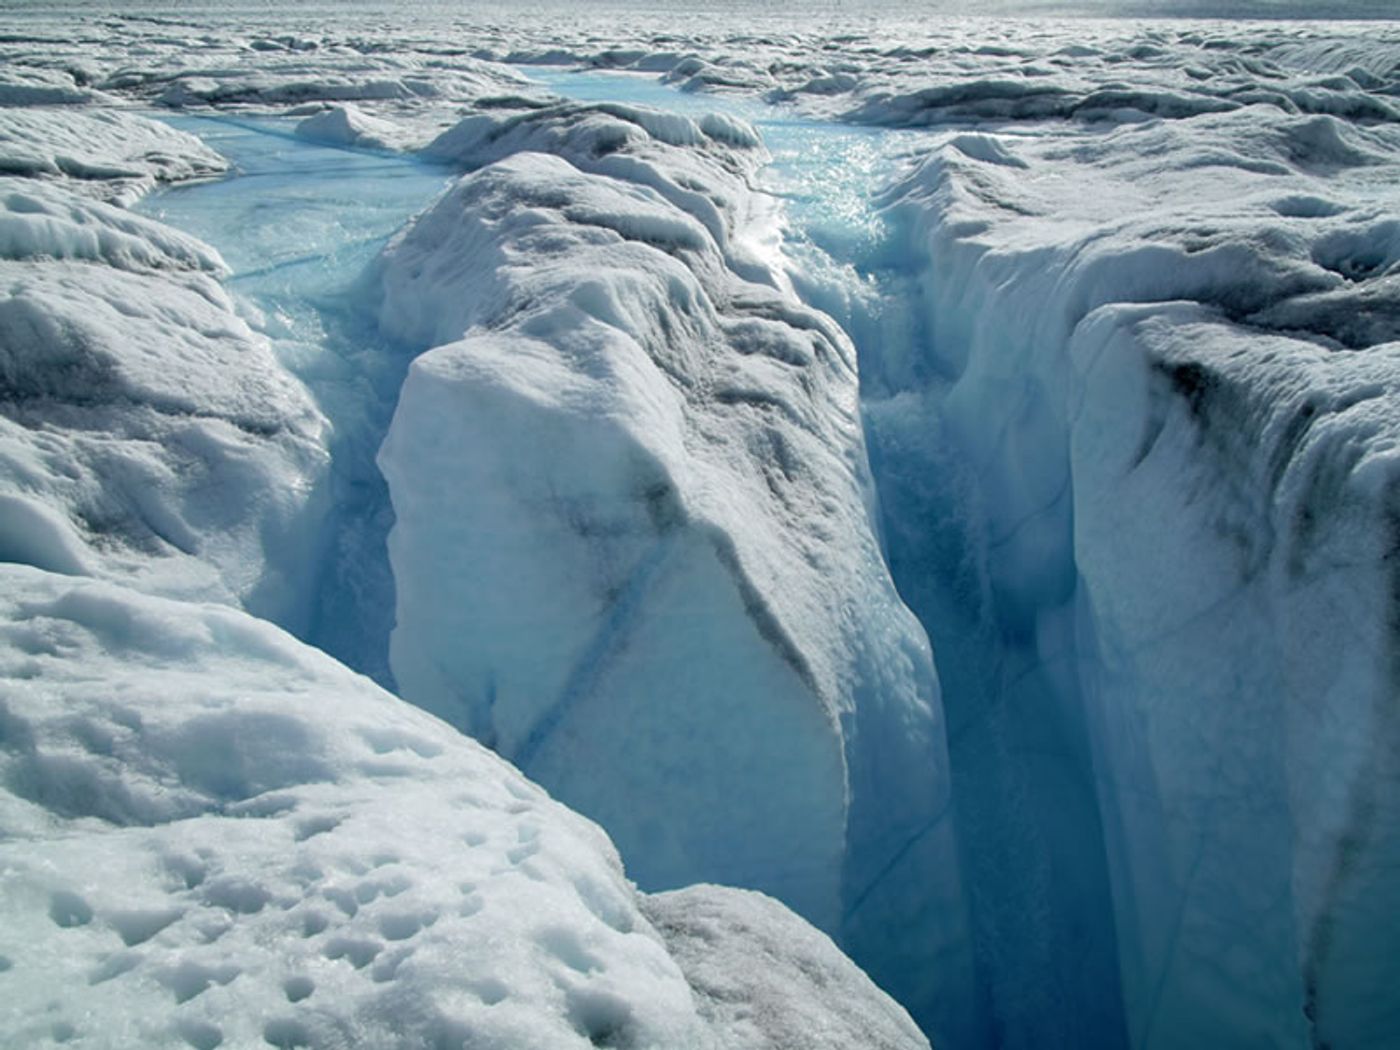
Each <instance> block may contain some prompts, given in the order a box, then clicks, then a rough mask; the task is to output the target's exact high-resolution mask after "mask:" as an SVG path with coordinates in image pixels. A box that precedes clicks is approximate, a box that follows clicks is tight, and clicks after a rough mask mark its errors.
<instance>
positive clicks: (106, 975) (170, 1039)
mask: <svg viewBox="0 0 1400 1050" xmlns="http://www.w3.org/2000/svg"><path fill="white" fill-rule="evenodd" d="M0 583H2V584H3V587H0V606H2V607H3V614H4V621H3V627H0V682H3V686H4V689H3V701H2V702H0V733H3V742H4V748H3V751H0V783H3V785H4V787H3V789H0V960H3V965H0V971H3V972H0V978H2V979H3V981H4V986H3V987H4V989H5V995H4V998H3V1000H0V1031H3V1033H4V1037H5V1041H6V1043H7V1044H9V1045H15V1046H39V1045H47V1044H49V1043H63V1044H72V1045H80V1046H82V1045H86V1046H151V1047H155V1046H192V1047H216V1046H258V1045H269V1044H270V1045H272V1046H324V1047H335V1046H404V1047H409V1046H413V1047H421V1046H463V1045H467V1046H491V1047H530V1048H538V1050H546V1048H551V1050H552V1048H563V1047H575V1046H576V1047H590V1046H629V1047H638V1048H643V1047H650V1048H655V1050H673V1048H677V1047H695V1048H713V1050H721V1048H723V1050H730V1048H734V1047H741V1048H742V1047H752V1048H754V1050H759V1048H769V1047H782V1046H792V1045H809V1046H819V1047H832V1048H836V1047H840V1046H850V1045H861V1046H871V1047H881V1048H886V1047H887V1048H896V1047H899V1048H911V1050H912V1048H917V1047H920V1046H923V1047H927V1045H928V1044H927V1042H926V1041H924V1039H923V1038H922V1036H921V1035H920V1034H919V1032H918V1029H916V1028H915V1027H914V1026H913V1023H912V1022H911V1021H910V1020H909V1018H908V1015H907V1014H905V1013H904V1012H903V1011H902V1010H901V1009H900V1008H899V1007H898V1006H896V1005H895V1004H894V1003H893V1002H892V1001H890V1000H889V999H887V998H886V997H885V996H883V995H882V994H881V993H880V992H879V991H878V990H877V989H876V988H875V987H874V985H873V984H871V982H870V980H869V979H868V978H867V977H865V975H864V974H862V973H861V972H860V971H859V970H857V969H856V968H855V967H854V966H853V965H852V964H851V963H850V962H849V960H847V959H846V958H845V957H844V956H842V955H841V953H840V952H839V951H838V950H837V949H836V948H835V946H834V945H833V944H832V943H831V941H830V940H829V939H827V938H826V937H824V936H823V935H822V934H819V933H817V932H816V931H815V930H813V929H812V928H811V927H810V926H808V925H807V924H806V923H804V922H802V921H801V920H800V919H798V918H797V917H796V916H794V915H793V914H792V913H791V912H789V911H787V910H786V909H785V908H783V907H782V906H781V905H778V904H777V903H776V902H773V901H770V900H766V899H764V898H761V897H758V896H757V895H755V894H745V893H742V892H741V891H736V890H731V889H724V888H720V887H703V888H697V889H693V890H688V891H685V893H683V894H672V895H667V896H665V897H661V898H658V899H657V900H655V901H648V900H647V899H646V898H645V897H644V896H642V895H639V894H638V893H637V892H636V891H635V890H634V889H633V887H632V885H631V884H630V883H629V882H628V881H627V880H626V878H625V877H624V875H623V870H622V865H621V862H620V861H619V859H618V857H617V853H616V852H615V850H614V849H613V847H612V845H611V843H610V842H609V841H608V839H607V836H606V835H604V834H603V832H602V831H601V830H599V829H598V827H597V826H596V825H593V824H591V823H590V822H588V821H587V820H584V819H583V818H581V817H579V816H577V815H576V814H574V813H572V812H570V811H569V810H567V809H565V808H564V807H563V806H562V805H560V804H559V803H557V802H554V801H552V800H551V799H550V798H549V797H548V796H547V795H546V794H545V793H544V792H543V791H541V790H540V789H539V788H538V787H536V786H535V785H533V784H531V783H530V782H528V781H527V780H525V778H524V777H522V776H521V775H520V774H519V773H518V772H516V771H515V770H514V769H512V768H511V767H510V766H508V765H507V764H506V763H505V762H503V761H502V760H500V759H499V758H497V757H496V756H494V755H492V754H491V753H490V752H489V751H487V750H486V749H485V748H483V747H481V746H480V745H478V744H476V743H475V742H473V741H471V740H468V739H467V738H465V737H463V736H462V735H461V734H459V733H457V732H456V731H455V730H453V729H451V728H450V727H448V726H447V725H445V724H443V723H442V722H440V721H438V720H437V719H435V718H433V717H431V716H430V715H427V714H425V713H424V712H422V711H420V710H418V709H416V708H413V707H411V706H409V705H408V704H405V703H403V702H402V701H400V700H397V699H396V698H394V697H392V696H390V695H389V694H387V693H385V692H384V691H383V690H381V689H379V688H378V687H377V686H375V685H373V684H371V683H370V682H369V681H368V680H367V679H365V678H362V677H360V676H358V675H355V674H353V673H351V672H350V671H348V670H346V669H345V668H344V667H343V666H341V665H339V664H337V663H336V662H335V661H333V660H331V659H330V658H329V657H327V656H325V655H324V654H322V653H319V652H317V651H316V650H314V649H311V648H309V647H307V646H305V645H303V644H301V643H299V642H297V641H296V640H295V639H293V638H291V637H290V636H289V635H287V634H285V633H283V632H282V631H280V630H278V629H277V628H275V627H273V626H271V625H270V624H267V623H265V622H262V621H259V620H256V619H253V618H252V617H249V616H247V615H246V614H243V613H240V612H236V611H234V610H230V609H227V608H223V607H219V606H212V605H196V604H192V603H187V602H178V603H177V602H171V601H165V600H161V599H156V598H150V597H147V596H144V595H140V594H138V593H136V592H133V591H130V590H127V589H124V588H121V587H117V586H114V585H111V584H105V583H100V582H96V581H87V580H81V581H80V580H73V579H71V578H69V577H64V576H58V575H55V574H51V573H45V572H41V571H39V570H36V569H30V568H26V567H22V566H5V567H3V568H0ZM649 915H651V916H654V918H648V916H649ZM735 960H743V961H744V962H745V963H746V964H747V965H748V966H753V965H755V964H757V963H758V962H759V961H760V960H763V962H762V977H761V979H759V980H756V981H755V982H754V985H753V987H752V988H750V987H747V986H745V985H740V986H737V987H736V986H734V985H732V984H728V983H726V977H725V975H737V974H738V973H740V972H742V971H741V968H740V966H739V965H738V964H737V963H736V962H735ZM692 985H693V987H694V990H693V991H692ZM838 991H839V996H840V998H839V999H836V998H833V993H836V992H838ZM799 1031H801V1032H807V1031H810V1032H811V1033H812V1037H811V1038H810V1040H809V1039H808V1037H807V1036H806V1035H805V1034H804V1035H800V1036H799V1035H797V1034H796V1033H797V1032H799ZM795 1040H799V1041H795Z"/></svg>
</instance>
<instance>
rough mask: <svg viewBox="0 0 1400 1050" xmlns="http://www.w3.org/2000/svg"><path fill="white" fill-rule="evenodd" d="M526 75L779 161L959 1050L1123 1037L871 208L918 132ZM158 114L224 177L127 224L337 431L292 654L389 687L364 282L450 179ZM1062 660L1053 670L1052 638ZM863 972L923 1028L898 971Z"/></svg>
mask: <svg viewBox="0 0 1400 1050" xmlns="http://www.w3.org/2000/svg"><path fill="white" fill-rule="evenodd" d="M530 75H531V76H532V77H533V78H534V79H536V80H537V81H539V82H540V83H541V84H542V85H543V86H545V87H548V88H549V89H551V90H553V91H555V92H558V93H560V94H562V95H566V96H568V97H570V98H573V99H578V100H596V101H610V102H625V103H633V104H645V105H652V106H657V107H659V108H665V109H670V110H673V111H679V112H683V113H689V114H692V115H698V114H701V113H705V112H711V111H714V110H716V109H719V110H723V111H725V112H727V113H730V114H733V115H736V116H740V117H743V118H744V119H747V120H749V121H750V122H751V123H753V124H754V126H755V127H756V128H757V129H758V131H759V132H760V134H761V135H762V137H763V139H764V142H765V144H766V145H767V147H768V149H769V150H770V152H771V153H772V155H773V161H772V163H771V165H770V166H769V167H768V168H766V169H765V170H764V172H763V173H762V175H761V181H760V188H761V189H764V190H766V191H768V192H770V193H773V194H775V195H778V196H780V197H781V198H782V199H783V200H784V202H785V222H786V228H785V229H784V231H783V240H784V244H783V251H784V255H785V258H786V263H785V265H786V268H787V271H788V274H789V277H790V279H791V280H792V282H793V286H794V288H795V289H796V290H797V292H798V293H799V294H800V295H801V296H802V297H803V298H804V299H806V300H807V301H808V302H809V303H811V304H812V305H814V306H817V307H819V308H821V309H823V310H826V311H827V312H828V313H830V314H831V315H832V316H834V317H835V318H836V319H837V320H838V321H839V322H840V323H841V324H842V325H843V326H844V327H845V328H846V329H847V331H848V332H849V333H850V335H851V337H852V339H853V340H854V342H855V343H856V346H857V350H858V353H859V360H860V366H861V372H862V380H861V383H862V387H861V389H862V404H863V415H864V419H865V427H866V441H867V447H868V453H869V456H870V459H871V466H872V471H873V474H874V476H875V479H876V483H877V488H878V496H879V503H880V506H879V514H880V517H881V519H882V520H881V521H880V522H879V528H880V530H881V531H882V539H883V544H884V549H885V553H886V557H887V559H888V562H889V565H890V569H891V573H892V575H893V577H894V580H895V582H896V584H897V586H898V588H899V590H900V593H901V595H902V597H903V598H904V600H905V602H906V603H908V604H909V606H910V607H911V608H912V609H913V611H914V612H915V613H916V615H917V616H918V617H919V619H920V620H921V622H922V623H923V625H924V627H925V629H926V630H927V631H928V632H929V635H930V637H931V639H932V642H933V646H934V651H935V656H936V660H937V666H938V671H939V676H940V679H941V683H942V691H943V704H944V706H945V708H946V711H947V719H948V732H949V737H950V739H949V751H950V758H951V764H952V784H953V798H954V807H953V812H954V814H955V819H956V821H957V824H958V828H957V834H958V841H959V848H960V850H961V853H962V865H963V868H964V879H965V885H966V887H967V892H968V896H969V908H970V911H971V915H970V920H969V925H970V928H971V929H972V931H973V937H974V942H975V945H974V954H975V957H976V960H977V971H978V972H977V974H976V981H975V983H976V986H977V992H976V998H977V1002H975V1003H974V1004H972V1006H971V1011H970V1012H971V1013H973V1014H975V1015H976V1017H977V1020H976V1022H975V1023H974V1025H973V1029H974V1030H973V1031H971V1032H968V1031H963V1032H961V1033H959V1034H960V1035H961V1036H962V1037H963V1038H966V1039H969V1040H970V1041H972V1042H974V1043H978V1044H981V1045H994V1044H1001V1045H1026V1039H1027V1036H1028V1035H1029V1034H1030V1033H1035V1039H1034V1040H1033V1042H1035V1043H1036V1045H1040V1046H1070V1045H1073V1046H1077V1047H1095V1046H1114V1045H1121V1043H1122V1042H1123V1041H1124V1040H1123V1020H1122V1016H1121V1011H1120V1007H1119V1002H1120V997H1119V995H1118V994H1117V992H1116V988H1117V982H1118V976H1117V971H1116V963H1115V951H1116V949H1115V944H1114V937H1115V935H1114V930H1113V920H1112V912H1111V903H1110V900H1111V897H1110V893H1109V890H1108V883H1107V873H1106V869H1105V863H1104V855H1103V841H1102V830H1101V828H1100V823H1099V814H1098V808H1097V803H1096V801H1095V798H1096V796H1095V786H1094V784H1093V781H1092V778H1091V775H1090V770H1091V764H1090V762H1089V759H1088V754H1087V742H1086V740H1085V736H1084V733H1085V730H1084V727H1083V725H1082V716H1081V714H1080V708H1079V704H1078V702H1077V697H1076V696H1075V695H1074V690H1075V686H1074V685H1073V683H1072V679H1073V676H1072V675H1070V674H1066V673H1062V672H1063V671H1064V668H1055V667H1047V666H1044V665H1043V664H1042V663H1040V662H1039V661H1038V658H1037V657H1036V655H1035V654H1036V652H1037V651H1044V644H1043V643H1044V639H1043V638H1042V639H1040V640H1039V642H1040V643H1041V644H1040V646H1039V649H1037V646H1036V645H1033V644H1031V642H1032V641H1034V639H1029V638H1027V637H1026V635H1025V631H1026V629H1027V628H1026V625H1027V624H1030V623H1034V622H1035V620H1036V615H1035V614H1036V613H1037V612H1041V611H1043V610H1034V609H1027V608H1021V607H1018V605H1017V599H1016V598H1015V597H1014V595H1013V596H1011V597H1008V596H1007V595H1005V594H1003V593H1001V592H999V591H998V589H997V587H996V586H995V585H994V581H995V578H996V576H997V573H998V564H997V559H998V545H997V541H996V538H995V537H989V536H988V535H987V529H986V526H985V524H984V521H985V516H984V514H983V510H982V501H983V500H984V499H986V498H988V497H986V495H985V494H984V493H983V492H982V491H981V489H980V488H979V479H978V478H976V477H974V476H971V472H970V471H969V470H968V468H967V467H966V466H965V463H964V458H963V457H962V456H961V455H960V450H959V448H958V447H957V446H956V444H955V443H954V442H953V441H952V440H951V439H950V438H949V437H948V436H947V435H945V434H944V432H943V428H942V427H941V424H940V423H939V417H938V414H939V406H940V401H941V396H942V390H941V384H945V383H946V380H943V379H940V376H944V375H946V370H945V367H944V366H943V365H942V364H941V363H940V361H941V360H943V355H941V354H940V353H939V352H938V348H931V347H929V346H927V345H925V342H926V340H925V339H924V337H923V335H922V332H923V331H924V329H925V325H924V319H923V316H922V311H923V309H924V307H923V305H922V300H921V296H920V293H919V287H920V281H921V280H922V279H925V277H926V275H923V274H920V273H919V272H918V270H917V267H918V266H919V263H918V261H917V260H916V259H915V258H913V257H912V253H910V252H908V251H905V250H904V249H903V248H902V247H901V244H900V236H899V231H898V229H896V228H894V223H893V220H892V219H891V218H890V217H889V216H887V215H886V214H884V213H882V211H881V210H880V209H879V208H878V206H877V203H876V201H875V199H874V197H873V193H874V191H876V190H878V189H879V188H880V187H882V186H885V185H887V184H889V182H890V181H891V180H892V179H893V178H894V177H895V176H896V174H897V173H898V171H899V170H900V165H901V162H902V161H905V160H907V159H908V158H909V157H911V156H913V155H916V154H917V153H919V152H920V151H927V149H928V148H929V144H930V143H931V142H932V141H933V140H934V138H935V137H936V133H935V132H899V131H878V130H872V129H867V128H860V127H853V126H843V125H837V124H831V123H822V122H817V121H811V120H806V119H803V118H801V117H798V116H796V115H793V114H790V113H785V112H783V111H781V110H778V109H775V108H773V107H769V106H764V105H761V104H758V103H755V102H745V101H741V100H731V99H718V98H715V97H713V96H696V95H687V94H683V93H680V92H677V91H675V90H672V89H671V88H668V87H666V86H664V85H662V84H661V83H659V82H658V81H656V80H655V79H654V78H650V77H643V76H637V75H623V74H607V73H580V72H573V71H569V70H564V69H554V68H548V67H540V68H534V69H531V70H530ZM167 119H168V120H169V121H170V123H172V124H174V125H175V126H177V127H179V128H181V129H183V130H186V131H190V132H192V133H194V134H196V135H198V136H199V137H200V138H202V139H203V140H204V141H205V142H206V143H208V144H209V145H210V146H212V147H213V148H215V149H217V150H218V151H219V152H221V153H222V154H223V155H224V156H226V157H227V158H229V159H230V161H232V162H233V164H234V166H235V174H234V175H232V176H231V177H229V178H226V179H223V180H220V181H217V182H208V183H203V184H198V185H191V186H185V187H181V188H176V189H172V190H168V191H165V192H163V193H160V194H157V195H154V196H152V197H151V198H149V199H148V200H147V201H145V202H144V203H143V205H142V206H141V210H143V211H145V212H146V213H148V214H151V215H154V216H156V217H158V218H160V219H162V220H164V221H166V222H168V223H170V224H172V225H174V226H176V227H178V228H180V229H183V230H186V231H188V232H190V233H193V234H195V235H197V236H199V237H201V238H202V239H204V240H205V241H207V242H208V243H210V244H212V245H213V246H215V247H216V248H218V249H219V251H220V252H221V253H222V254H223V256H224V258H225V259H226V260H227V262H228V263H229V265H230V266H231V267H232V269H233V276H232V277H231V278H230V279H229V282H228V283H229V286H230V288H231V289H232V290H233V291H235V292H236V293H238V294H239V295H240V296H241V297H242V299H243V301H244V303H245V304H246V307H247V308H248V310H249V313H250V315H252V316H253V318H254V323H255V326H257V327H260V328H261V329H262V331H264V332H265V333H266V335H267V336H268V338H269V339H270V340H271V341H272V344H273V346H274V349H275V351H276V353H277V355H278V356H279V358H280V359H281V360H282V361H283V363H284V364H285V365H286V366H287V367H288V368H289V369H290V370H291V371H293V372H294V373H295V374H296V375H297V376H298V377H300V378H301V379H302V381H303V382H305V383H306V385H307V387H308V388H309V389H310V390H311V392H312V393H313V395H314V396H315V398H316V399H317V401H318V403H319V404H320V406H321V408H322V411H323V412H325V414H326V415H327V416H328V417H329V419H330V420H331V422H332V424H333V427H334V434H333V437H332V447H331V452H332V457H333V464H334V467H333V474H334V491H333V494H332V498H333V500H334V503H335V508H334V510H333V512H332V514H331V516H330V518H329V520H330V522H331V529H330V530H329V534H328V535H326V536H325V537H324V543H323V546H322V559H323V563H322V566H321V570H320V579H321V586H320V588H319V594H318V595H317V605H316V608H317V610H318V612H317V613H316V615H315V616H314V618H313V622H312V624H311V626H310V628H309V630H308V631H307V632H306V634H307V640H308V641H310V642H311V643H313V644H315V645H317V646H319V647H321V648H322V649H324V650H326V651H327V652H329V653H331V654H332V655H333V656H335V657H337V658H338V659H340V660H342V661H343V662H345V663H347V664H349V665H350V666H351V667H354V668H356V669H359V670H361V671H364V672H365V673H367V674H370V675H371V676H373V677H375V678H376V679H378V680H380V681H381V682H384V683H386V684H389V685H391V686H392V676H391V674H390V672H389V667H388V638H389V632H390V629H391V627H392V624H393V608H394V601H393V587H394V583H393V577H392V574H391V572H390V569H389V564H388V559H387V556H386V553H385V536H386V535H387V533H388V530H389V527H390V525H391V524H392V521H393V515H392V510H391V508H390V505H389V500H388V489H387V486H386V484H385V482H384V479H383V477H382V476H381V475H380V473H379V470H378V468H377V467H376V465H375V455H376V452H377V450H378V448H379V445H380V443H381V441H382V440H383V437H384V434H385V432H386V429H387V427H388V425H389V421H390V418H391V416H392V413H393V409H394V406H395V403H396V401H397V397H398V390H399V386H400V384H401V383H402V381H403V377H404V374H405V371H406V369H407V365H408V357H409V352H408V351H406V350H405V349H403V348H400V347H396V346H393V345H390V344H389V343H387V342H386V341H385V340H384V339H383V338H382V337H381V336H380V335H379V333H378V329H377V325H376V323H375V320H374V318H373V317H371V316H368V314H367V312H366V311H364V310H363V309H362V307H361V306H360V304H359V303H358V302H357V287H358V282H359V279H360V276H361V273H362V271H363V270H364V268H365V267H366V266H367V265H368V264H369V263H370V262H371V260H372V259H373V258H374V256H375V254H376V253H377V252H378V250H379V249H380V247H381V246H382V245H383V244H384V243H385V241H386V240H387V239H388V238H389V237H390V235H392V234H393V233H394V232H395V231H396V230H397V229H399V228H400V227H402V226H403V225H404V223H405V222H406V221H407V220H408V219H409V218H410V217H411V216H412V215H413V214H414V213H416V212H418V211H419V210H421V209H422V208H423V207H425V206H426V205H427V204H428V203H429V202H430V201H431V200H432V199H433V198H434V197H435V195H436V194H437V192H438V191H439V190H440V189H441V188H442V187H443V185H444V184H445V183H446V181H447V180H448V178H449V177H450V175H451V173H450V172H448V171H447V170H445V169H442V168H437V167H433V166H430V165H427V164H424V163H422V162H419V161H417V160H414V159H411V158H408V157H403V156H394V155H385V154H377V153H371V152H366V151H359V150H351V149H345V148H332V147H327V146H321V145H316V144H313V143H311V142H308V141H305V140H302V139H299V138H297V137H296V136H295V135H294V134H293V133H292V128H293V127H294V122H293V121H292V120H290V119H262V118H260V119H241V120H234V119H229V118H224V117H220V118H205V117H189V116H181V117H171V118H167ZM989 425H994V421H989ZM1027 527H1028V528H1034V527H1036V525H1035V523H1028V524H1027ZM1065 556H1067V557H1068V556H1070V555H1068V554H1066V555H1065ZM989 581H992V582H989ZM1066 624H1068V621H1067V620H1066ZM1064 653H1065V656H1064V660H1065V661H1066V663H1072V662H1073V660H1074V658H1075V657H1074V643H1073V640H1072V639H1071V638H1070V637H1069V630H1068V626H1067V627H1066V636H1065V639H1064ZM565 801H568V800H567V799H566V800H565ZM857 962H859V963H860V964H861V965H862V966H864V967H865V968H866V969H867V970H868V971H869V972H870V973H871V974H872V976H874V977H875V978H876V979H877V980H878V981H880V982H881V983H882V984H883V985H884V986H885V987H886V988H887V989H888V990H890V991H891V992H892V993H894V994H895V995H897V996H899V997H902V998H904V999H905V1000H906V1002H907V1004H908V1005H909V1006H910V1007H911V1009H913V1010H914V1011H915V1013H916V1016H917V1019H918V1020H919V1021H920V1022H921V1023H923V1024H924V1025H925V1027H933V1026H934V1025H933V1022H934V1018H933V1017H931V1016H930V1015H929V1012H928V1011H927V1010H926V1009H924V1010H921V1009H920V1008H919V1003H918V1002H917V1001H916V1000H917V998H918V995H917V990H916V989H912V988H911V987H909V981H910V980H913V979H914V978H911V977H910V976H909V975H907V974H904V973H902V971H901V964H900V960H898V959H896V958H881V957H879V956H878V955H876V956H870V955H868V954H867V955H866V957H860V956H858V957H857ZM950 1012H957V1011H950ZM962 1012H968V1011H967V1010H966V1008H963V1010H962ZM934 1034H935V1036H937V1035H938V1034H939V1033H937V1032H935V1033H934ZM944 1045H950V1046H951V1045H953V1043H952V1042H949V1043H946V1044H944Z"/></svg>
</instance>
